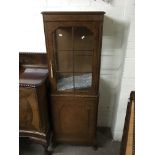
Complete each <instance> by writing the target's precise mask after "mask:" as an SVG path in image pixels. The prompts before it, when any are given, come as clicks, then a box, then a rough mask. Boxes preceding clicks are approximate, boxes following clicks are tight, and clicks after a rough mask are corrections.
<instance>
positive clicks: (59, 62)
mask: <svg viewBox="0 0 155 155" xmlns="http://www.w3.org/2000/svg"><path fill="white" fill-rule="evenodd" d="M56 67H57V71H60V72H73V52H72V51H70V52H67V51H61V52H58V53H56Z"/></svg>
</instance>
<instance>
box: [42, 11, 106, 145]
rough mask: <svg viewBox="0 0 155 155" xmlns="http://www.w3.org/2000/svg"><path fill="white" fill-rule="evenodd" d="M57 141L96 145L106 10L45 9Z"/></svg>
mask: <svg viewBox="0 0 155 155" xmlns="http://www.w3.org/2000/svg"><path fill="white" fill-rule="evenodd" d="M42 14H43V21H44V31H45V41H46V48H47V56H48V67H49V80H50V84H51V90H52V92H51V107H52V108H51V111H52V112H51V115H52V123H53V128H54V135H55V142H69V143H75V144H77V143H78V144H95V137H96V125H97V108H98V97H99V92H98V90H99V77H100V55H101V45H102V25H103V17H104V12H42Z"/></svg>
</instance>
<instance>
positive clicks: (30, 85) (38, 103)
mask: <svg viewBox="0 0 155 155" xmlns="http://www.w3.org/2000/svg"><path fill="white" fill-rule="evenodd" d="M19 61H20V70H19V132H20V137H28V138H30V139H31V140H33V141H35V142H38V143H40V144H42V145H43V146H44V147H45V153H46V154H49V152H48V150H47V148H48V145H49V141H50V132H51V131H50V121H49V113H48V108H49V107H48V106H49V104H48V97H47V96H48V95H47V91H48V87H47V77H48V69H47V61H46V55H45V54H35V53H33V54H32V53H20V55H19Z"/></svg>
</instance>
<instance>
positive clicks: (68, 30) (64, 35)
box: [55, 27, 72, 50]
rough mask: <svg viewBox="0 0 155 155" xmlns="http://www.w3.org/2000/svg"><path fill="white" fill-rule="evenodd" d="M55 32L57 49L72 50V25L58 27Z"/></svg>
mask: <svg viewBox="0 0 155 155" xmlns="http://www.w3.org/2000/svg"><path fill="white" fill-rule="evenodd" d="M55 34H56V35H55V37H56V49H57V50H72V27H63V28H62V27H61V28H58V29H57V30H56V33H55Z"/></svg>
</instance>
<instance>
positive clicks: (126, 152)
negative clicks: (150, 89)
mask: <svg viewBox="0 0 155 155" xmlns="http://www.w3.org/2000/svg"><path fill="white" fill-rule="evenodd" d="M134 126H135V92H134V91H133V92H131V94H130V101H129V103H128V107H127V112H126V118H125V125H124V131H123V137H122V144H121V150H120V155H134V154H135V127H134Z"/></svg>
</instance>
